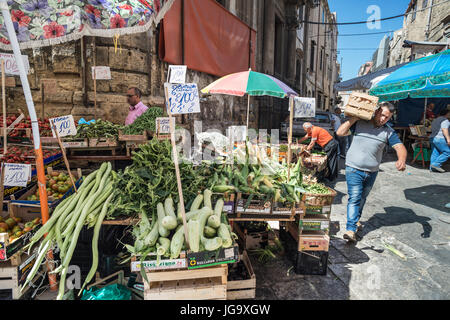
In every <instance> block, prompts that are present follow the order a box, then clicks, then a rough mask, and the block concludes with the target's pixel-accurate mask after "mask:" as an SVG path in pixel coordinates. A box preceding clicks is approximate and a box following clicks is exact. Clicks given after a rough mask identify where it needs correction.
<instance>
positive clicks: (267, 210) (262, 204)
mask: <svg viewBox="0 0 450 320" xmlns="http://www.w3.org/2000/svg"><path fill="white" fill-rule="evenodd" d="M248 198H249V195H248V194H243V193H240V192H238V194H237V197H236V210H235V211H236V213H245V214H271V212H272V203H271V202H270V201H264V200H262V199H257V198H256V199H255V198H253V199H251V200H250V203H249V204H248V205H247V203H248ZM246 206H247V208H245V207H246Z"/></svg>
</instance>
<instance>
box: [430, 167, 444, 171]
mask: <svg viewBox="0 0 450 320" xmlns="http://www.w3.org/2000/svg"><path fill="white" fill-rule="evenodd" d="M431 169H432V170H434V171H437V172H440V173H444V172H445V170H444V169H442V168H439V167H436V166H431Z"/></svg>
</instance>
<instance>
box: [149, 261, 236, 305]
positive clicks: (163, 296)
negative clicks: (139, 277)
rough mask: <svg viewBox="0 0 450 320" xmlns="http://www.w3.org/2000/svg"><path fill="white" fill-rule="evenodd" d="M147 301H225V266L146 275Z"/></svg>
mask: <svg viewBox="0 0 450 320" xmlns="http://www.w3.org/2000/svg"><path fill="white" fill-rule="evenodd" d="M146 275H147V278H148V282H147V281H144V300H226V298H227V275H228V267H227V265H226V264H222V265H218V266H213V267H208V268H201V269H194V270H181V271H159V272H158V271H155V272H146Z"/></svg>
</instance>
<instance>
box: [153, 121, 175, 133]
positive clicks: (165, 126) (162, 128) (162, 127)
mask: <svg viewBox="0 0 450 320" xmlns="http://www.w3.org/2000/svg"><path fill="white" fill-rule="evenodd" d="M169 119H170V118H156V130H157V131H156V132H157V133H159V134H168V133H170V123H169ZM172 124H173V127H174V128H175V118H172Z"/></svg>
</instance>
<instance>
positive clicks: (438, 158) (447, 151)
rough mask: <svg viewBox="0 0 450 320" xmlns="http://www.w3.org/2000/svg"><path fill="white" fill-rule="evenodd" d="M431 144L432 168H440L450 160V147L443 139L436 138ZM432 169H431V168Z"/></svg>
mask: <svg viewBox="0 0 450 320" xmlns="http://www.w3.org/2000/svg"><path fill="white" fill-rule="evenodd" d="M430 144H431V159H430V166H435V167H438V168H440V167H441V166H442V165H443V164H444V163H445V162H446V161H447V160H448V158H450V147H449V146H448V144H447V141H446V140H445V138H444V139H442V138H438V137H435V138H434V139H433V140H431V141H430ZM430 169H431V167H430Z"/></svg>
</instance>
